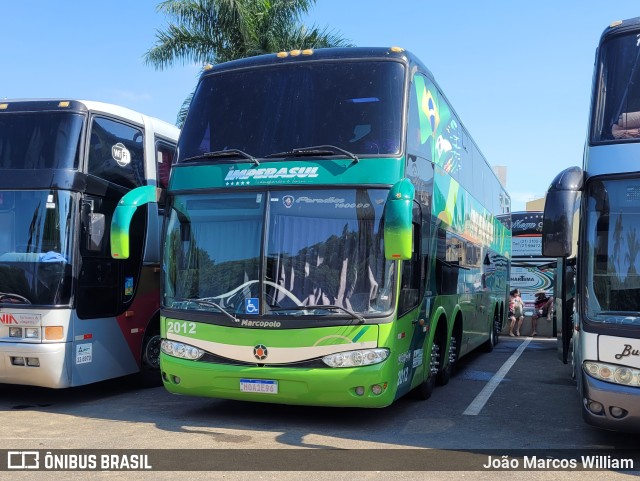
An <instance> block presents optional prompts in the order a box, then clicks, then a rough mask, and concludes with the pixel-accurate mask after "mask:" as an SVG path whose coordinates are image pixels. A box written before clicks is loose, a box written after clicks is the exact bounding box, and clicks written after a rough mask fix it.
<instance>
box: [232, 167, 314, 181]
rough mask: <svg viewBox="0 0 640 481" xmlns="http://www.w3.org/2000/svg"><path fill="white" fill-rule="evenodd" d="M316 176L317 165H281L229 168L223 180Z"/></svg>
mask: <svg viewBox="0 0 640 481" xmlns="http://www.w3.org/2000/svg"><path fill="white" fill-rule="evenodd" d="M305 177H309V178H311V177H318V167H291V168H288V167H282V168H280V169H274V168H268V169H242V170H235V169H234V170H230V171H229V172H227V176H226V177H225V178H224V180H247V179H252V178H253V179H293V178H299V179H301V178H305Z"/></svg>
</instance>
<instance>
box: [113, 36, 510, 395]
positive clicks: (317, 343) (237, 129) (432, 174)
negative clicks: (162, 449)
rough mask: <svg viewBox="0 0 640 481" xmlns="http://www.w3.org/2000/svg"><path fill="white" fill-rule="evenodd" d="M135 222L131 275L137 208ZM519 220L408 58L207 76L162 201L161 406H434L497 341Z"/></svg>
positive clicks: (319, 55) (353, 51)
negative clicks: (432, 399) (430, 402)
mask: <svg viewBox="0 0 640 481" xmlns="http://www.w3.org/2000/svg"><path fill="white" fill-rule="evenodd" d="M141 198H142V196H141ZM149 200H150V201H153V199H149ZM123 209H124V210H123V212H121V215H118V216H116V217H115V218H114V222H113V224H112V230H113V233H112V237H111V239H112V250H113V252H114V254H115V255H117V256H118V258H124V257H126V250H127V241H126V239H127V225H128V218H129V217H130V216H131V215H132V211H133V210H132V209H135V206H127V207H123ZM509 211H510V199H509V196H508V194H507V193H506V191H505V190H504V188H503V187H502V186H501V184H500V182H499V181H498V179H497V177H496V176H495V174H494V172H493V170H492V169H491V167H490V166H489V165H488V164H487V162H486V161H485V159H484V157H483V156H482V154H481V153H480V151H479V150H478V149H477V147H476V145H475V144H474V142H473V141H472V139H471V137H470V136H469V134H468V133H467V131H466V129H465V128H464V127H463V126H462V123H461V122H460V120H459V118H458V117H457V116H456V114H455V112H454V111H453V109H452V108H451V106H450V104H449V103H448V102H447V100H446V99H445V97H444V96H443V95H442V93H441V91H440V90H439V88H438V87H437V85H436V84H435V81H434V79H433V76H432V75H431V74H430V72H429V71H428V70H427V69H426V68H425V67H424V66H423V65H422V63H421V62H420V61H419V60H418V59H416V58H415V57H414V56H413V55H412V54H410V53H409V52H407V51H405V50H403V49H400V48H349V49H320V50H315V51H314V50H303V51H291V52H280V53H278V54H271V55H264V56H259V57H253V58H248V59H243V60H238V61H233V62H229V63H225V64H219V65H217V66H215V67H212V68H210V69H208V70H207V71H205V72H204V73H203V75H202V77H201V79H200V81H199V84H198V87H197V89H196V91H195V94H194V97H193V101H192V104H191V107H190V109H189V113H188V115H187V118H186V121H185V124H184V128H183V130H182V132H181V136H180V139H179V146H178V160H177V164H176V165H175V166H174V167H173V169H172V174H171V179H170V183H169V188H168V192H167V195H166V212H165V224H164V244H163V245H164V247H163V249H164V259H163V263H162V269H163V272H162V274H163V291H162V303H161V305H162V311H161V319H162V320H161V336H162V339H163V341H162V352H161V361H160V362H161V371H162V376H163V380H164V385H165V387H166V388H167V389H168V390H169V391H170V392H173V393H178V394H186V395H193V396H210V397H217V398H227V399H238V400H248V401H258V402H272V403H284V404H306V405H318V406H358V407H383V406H387V405H389V404H391V403H392V402H393V401H394V400H395V399H397V398H399V397H401V396H403V395H404V394H407V393H408V392H409V391H413V392H414V393H415V394H416V395H417V396H419V397H421V398H425V399H426V398H428V397H429V396H430V395H431V392H432V390H433V389H434V386H435V385H436V384H437V383H439V384H446V383H447V381H448V380H449V377H450V376H451V374H452V371H453V368H454V364H455V363H456V361H457V360H458V359H459V358H460V357H461V356H463V355H465V354H466V353H468V352H470V351H471V350H473V349H475V348H477V347H480V346H482V345H484V346H485V347H487V348H488V349H489V350H490V349H492V348H493V346H494V344H495V343H496V342H497V336H498V333H499V332H500V330H501V327H502V323H503V321H504V319H505V316H506V313H507V294H508V292H507V291H508V281H509V257H510V256H509V251H510V249H511V234H510V227H509V222H510V215H509Z"/></svg>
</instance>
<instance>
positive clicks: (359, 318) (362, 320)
mask: <svg viewBox="0 0 640 481" xmlns="http://www.w3.org/2000/svg"><path fill="white" fill-rule="evenodd" d="M311 309H336V310H339V311H342V312H346V313H347V314H349V315H350V316H351V317H352V318H353V319H356V320H357V321H359V322H360V324H364V323H365V318H364V317H362V316H361V315H360V314H357V313H355V312H353V311H352V310H351V309H347V308H346V307H342V306H338V305H336V304H324V305H309V306H295V307H281V308H277V309H272V311H307V310H311Z"/></svg>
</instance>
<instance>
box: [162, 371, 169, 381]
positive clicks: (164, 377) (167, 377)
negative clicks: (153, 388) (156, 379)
mask: <svg viewBox="0 0 640 481" xmlns="http://www.w3.org/2000/svg"><path fill="white" fill-rule="evenodd" d="M162 379H164V380H165V381H167V382H169V376H167V373H166V372H164V371H162Z"/></svg>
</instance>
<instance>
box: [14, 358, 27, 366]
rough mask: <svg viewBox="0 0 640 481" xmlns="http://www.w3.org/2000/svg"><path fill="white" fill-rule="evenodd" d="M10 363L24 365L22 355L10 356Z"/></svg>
mask: <svg viewBox="0 0 640 481" xmlns="http://www.w3.org/2000/svg"><path fill="white" fill-rule="evenodd" d="M11 364H13V365H14V366H24V357H12V358H11Z"/></svg>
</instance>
